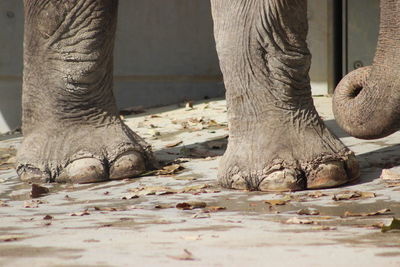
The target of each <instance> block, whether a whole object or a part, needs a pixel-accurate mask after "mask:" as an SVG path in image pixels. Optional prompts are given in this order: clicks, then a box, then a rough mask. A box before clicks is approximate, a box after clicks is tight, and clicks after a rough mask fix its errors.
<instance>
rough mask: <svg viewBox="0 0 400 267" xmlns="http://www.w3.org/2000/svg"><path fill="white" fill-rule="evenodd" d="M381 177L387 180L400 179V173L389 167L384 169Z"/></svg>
mask: <svg viewBox="0 0 400 267" xmlns="http://www.w3.org/2000/svg"><path fill="white" fill-rule="evenodd" d="M379 178H381V179H382V180H385V181H393V180H400V174H398V173H395V172H393V171H391V170H389V169H383V170H382V173H381V176H380V177H379Z"/></svg>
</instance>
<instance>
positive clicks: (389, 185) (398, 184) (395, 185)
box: [385, 182, 400, 188]
mask: <svg viewBox="0 0 400 267" xmlns="http://www.w3.org/2000/svg"><path fill="white" fill-rule="evenodd" d="M398 186H400V183H391V182H390V183H388V184H387V185H386V186H385V187H387V188H391V187H398Z"/></svg>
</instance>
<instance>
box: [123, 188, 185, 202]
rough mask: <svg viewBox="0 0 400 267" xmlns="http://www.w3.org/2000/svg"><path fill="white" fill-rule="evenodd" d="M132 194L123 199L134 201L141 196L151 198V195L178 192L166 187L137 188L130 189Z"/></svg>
mask: <svg viewBox="0 0 400 267" xmlns="http://www.w3.org/2000/svg"><path fill="white" fill-rule="evenodd" d="M128 191H129V192H130V194H128V195H126V196H124V197H122V199H133V198H138V197H140V196H149V195H157V196H161V195H168V194H175V193H177V191H176V190H174V189H172V188H170V187H166V186H148V187H137V188H130V189H128Z"/></svg>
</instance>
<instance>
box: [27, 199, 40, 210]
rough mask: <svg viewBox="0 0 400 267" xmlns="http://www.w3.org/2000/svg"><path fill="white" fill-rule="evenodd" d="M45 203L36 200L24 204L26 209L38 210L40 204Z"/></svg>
mask: <svg viewBox="0 0 400 267" xmlns="http://www.w3.org/2000/svg"><path fill="white" fill-rule="evenodd" d="M43 203H44V202H42V201H40V200H37V199H34V200H27V201H25V202H24V208H38V207H39V204H43Z"/></svg>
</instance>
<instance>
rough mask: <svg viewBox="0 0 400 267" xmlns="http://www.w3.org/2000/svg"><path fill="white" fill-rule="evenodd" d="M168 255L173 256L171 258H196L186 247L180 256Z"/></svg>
mask: <svg viewBox="0 0 400 267" xmlns="http://www.w3.org/2000/svg"><path fill="white" fill-rule="evenodd" d="M168 257H169V258H171V259H174V260H180V261H193V260H195V258H194V257H193V254H192V253H191V252H190V251H189V250H187V249H184V250H183V254H182V255H180V256H172V255H168Z"/></svg>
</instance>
